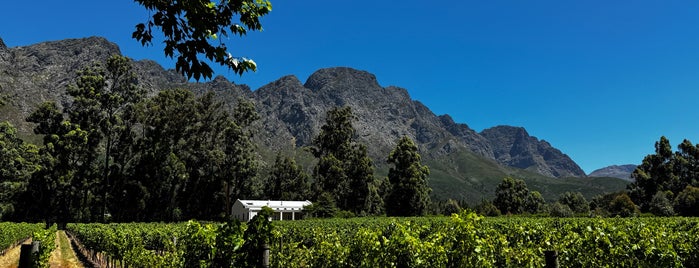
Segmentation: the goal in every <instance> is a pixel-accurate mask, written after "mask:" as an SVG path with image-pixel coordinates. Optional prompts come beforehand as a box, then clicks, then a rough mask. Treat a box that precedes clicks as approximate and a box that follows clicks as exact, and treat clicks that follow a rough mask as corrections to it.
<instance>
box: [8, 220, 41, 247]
mask: <svg viewBox="0 0 699 268" xmlns="http://www.w3.org/2000/svg"><path fill="white" fill-rule="evenodd" d="M42 227H43V224H41V223H13V222H0V255H3V254H1V253H2V252H4V250H6V249H9V248H11V247H12V246H14V245H16V244H17V243H18V242H21V241H22V240H24V239H25V238H29V237H31V236H32V235H33V234H34V232H38V231H40V230H41V229H43V228H42Z"/></svg>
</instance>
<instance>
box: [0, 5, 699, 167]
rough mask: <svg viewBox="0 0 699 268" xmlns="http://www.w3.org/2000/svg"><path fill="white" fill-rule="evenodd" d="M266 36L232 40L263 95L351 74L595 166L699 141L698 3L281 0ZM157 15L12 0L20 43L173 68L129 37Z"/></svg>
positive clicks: (8, 17)
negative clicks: (114, 53)
mask: <svg viewBox="0 0 699 268" xmlns="http://www.w3.org/2000/svg"><path fill="white" fill-rule="evenodd" d="M272 5H273V10H272V12H271V13H270V14H269V15H268V16H266V17H265V18H263V20H262V23H263V27H264V31H263V32H254V33H251V34H249V35H248V36H247V37H244V38H231V39H230V40H228V41H227V44H228V46H229V47H230V48H232V52H233V54H234V55H237V56H245V57H249V58H252V59H254V60H255V61H256V62H257V63H258V66H259V70H258V72H257V73H248V74H245V75H243V76H242V77H239V76H237V75H235V74H233V73H231V72H229V71H227V70H223V69H218V70H217V74H221V75H224V76H226V77H228V78H229V79H230V80H232V81H234V82H236V83H238V84H248V85H250V86H251V88H253V89H256V88H258V87H260V86H262V85H264V84H266V83H269V82H272V81H273V80H275V79H277V78H279V77H281V76H283V75H287V74H294V75H296V76H298V77H299V79H300V80H302V81H304V80H305V79H306V78H307V77H308V75H310V74H311V73H312V72H313V71H315V70H317V69H319V68H324V67H333V66H349V67H353V68H357V69H362V70H366V71H369V72H371V73H373V74H375V75H376V76H377V78H378V80H379V82H380V83H381V84H382V85H383V86H389V85H395V86H399V87H403V88H406V89H407V90H408V91H409V92H410V94H411V96H412V97H413V98H414V99H416V100H419V101H421V102H423V103H424V104H426V105H427V106H428V107H429V108H430V109H432V110H433V111H434V112H435V113H436V114H450V115H451V116H452V117H453V118H454V119H455V120H456V121H457V122H460V123H466V124H468V125H469V126H470V127H471V128H473V129H475V130H476V131H481V130H483V129H484V128H488V127H492V126H496V125H514V126H523V127H525V128H526V129H527V130H528V131H529V133H530V134H531V135H533V136H536V137H538V138H539V139H545V140H547V141H549V142H550V143H551V144H552V145H553V146H554V147H556V148H559V149H561V150H562V151H563V152H564V153H566V154H568V155H569V156H570V157H571V158H572V159H573V160H575V161H576V162H577V163H578V164H579V165H580V166H581V167H582V168H583V169H584V170H585V171H586V172H591V171H592V170H594V169H597V168H600V167H604V166H607V165H612V164H627V163H633V164H638V163H640V162H641V160H642V159H643V157H644V156H645V155H646V154H649V153H652V152H653V144H654V142H655V141H657V140H658V139H659V137H660V136H661V135H665V136H667V137H668V138H669V139H670V141H671V142H672V143H673V146H674V145H676V144H678V143H680V142H681V141H682V139H685V138H687V139H690V140H691V141H693V142H695V143H697V142H699V124H698V123H699V109H697V108H696V107H697V105H696V102H697V101H699V90H698V89H699V2H697V1H676V0H665V1H649V0H637V1H627V0H619V1H599V0H591V1H565V0H564V1H561V0H557V1H553V0H540V1H498V0H496V1H445V2H439V1H437V2H429V1H427V2H426V1H413V0H409V1H364V0H355V1H319V0H303V1H282V0H272ZM147 18H148V12H147V11H146V10H145V9H143V8H141V7H140V6H138V5H137V4H135V3H134V2H132V1H129V0H113V1H84V0H74V1H44V0H38V1H32V2H23V1H6V3H3V5H2V9H0V38H2V39H3V40H4V41H5V43H6V44H7V45H8V46H10V47H14V46H24V45H30V44H34V43H38V42H43V41H50V40H58V39H65V38H80V37H87V36H93V35H97V36H104V37H106V38H107V39H109V40H111V41H113V42H115V43H117V44H118V45H119V46H120V47H121V49H122V53H123V54H125V55H127V56H129V57H132V58H135V59H144V58H148V59H154V60H156V61H158V62H160V63H161V64H162V65H163V66H165V67H168V68H172V67H173V66H174V61H173V60H170V59H167V58H165V57H164V56H163V52H162V47H161V46H160V44H159V43H157V41H158V40H156V43H155V46H154V47H147V48H144V47H141V46H140V44H139V43H138V42H136V41H135V40H133V39H131V32H133V30H134V25H135V24H137V23H140V22H144V21H145V20H146V19H147Z"/></svg>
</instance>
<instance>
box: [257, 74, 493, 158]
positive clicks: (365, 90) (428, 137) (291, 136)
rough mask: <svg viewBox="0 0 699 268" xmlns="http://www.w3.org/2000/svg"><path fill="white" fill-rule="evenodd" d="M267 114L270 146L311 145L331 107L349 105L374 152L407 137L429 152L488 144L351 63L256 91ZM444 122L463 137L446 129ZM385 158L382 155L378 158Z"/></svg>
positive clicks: (360, 133)
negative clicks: (380, 83) (350, 65)
mask: <svg viewBox="0 0 699 268" xmlns="http://www.w3.org/2000/svg"><path fill="white" fill-rule="evenodd" d="M253 97H254V99H255V100H257V102H258V104H259V105H258V110H259V111H260V114H261V115H262V118H263V120H264V123H263V124H262V125H263V126H265V131H263V132H265V133H268V134H272V135H269V136H268V137H266V139H265V142H266V143H268V144H266V145H267V146H274V147H279V146H284V145H285V144H284V143H285V142H286V143H288V142H293V145H294V146H307V145H310V144H311V141H312V139H313V136H315V135H316V134H317V133H318V131H319V129H320V127H321V126H322V125H323V124H324V120H325V114H326V112H327V111H328V110H330V109H332V108H334V107H338V106H345V105H348V106H350V107H352V109H353V113H354V115H355V116H356V121H355V123H354V127H355V129H356V130H357V134H358V136H359V137H358V138H359V140H360V141H362V142H364V143H366V144H368V145H369V146H368V151H369V154H370V155H372V156H374V158H375V159H377V160H378V159H385V158H386V156H387V155H388V153H389V152H390V151H391V149H392V148H393V146H395V143H396V141H397V140H398V139H399V138H400V137H402V136H409V137H411V138H412V139H414V140H416V141H417V143H418V144H419V145H420V146H421V148H422V149H423V151H424V152H428V153H431V154H436V155H439V154H446V153H449V152H450V150H455V149H456V148H461V149H464V148H467V147H469V143H466V142H464V141H466V140H468V141H469V142H471V143H473V144H478V143H480V144H478V145H477V146H480V147H485V148H487V147H488V144H487V142H486V141H485V139H483V138H481V137H479V136H478V134H477V133H475V132H474V131H472V130H470V129H468V127H467V126H466V125H457V124H456V123H454V122H453V121H451V120H450V119H449V120H441V119H440V117H438V116H436V115H435V114H434V113H432V112H431V111H430V110H429V109H428V108H427V107H425V106H424V105H423V104H422V103H420V102H418V101H414V100H412V99H411V98H410V96H409V95H408V92H407V91H406V90H405V89H402V88H398V87H381V86H380V85H379V84H378V82H377V80H376V77H375V76H374V75H373V74H370V73H368V72H365V71H359V70H355V69H351V68H344V67H338V68H327V69H321V70H318V71H317V72H315V73H313V74H312V75H311V76H310V77H309V78H308V79H307V81H306V82H305V83H304V84H301V82H300V81H299V80H298V79H297V78H296V77H294V76H286V77H283V78H281V79H279V80H277V81H274V82H272V83H270V84H267V85H265V86H263V87H261V88H260V89H258V90H256V91H254V92H253ZM445 123H446V124H449V126H450V127H451V128H453V131H454V132H455V133H457V134H459V135H460V136H455V135H453V134H452V133H451V132H449V131H446V127H445ZM378 161H380V160H378Z"/></svg>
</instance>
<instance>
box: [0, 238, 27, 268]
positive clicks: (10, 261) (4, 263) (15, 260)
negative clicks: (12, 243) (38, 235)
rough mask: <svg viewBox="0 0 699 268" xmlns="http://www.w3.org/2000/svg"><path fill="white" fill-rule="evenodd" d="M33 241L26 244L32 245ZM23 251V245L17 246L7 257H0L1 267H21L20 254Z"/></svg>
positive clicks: (6, 254)
mask: <svg viewBox="0 0 699 268" xmlns="http://www.w3.org/2000/svg"><path fill="white" fill-rule="evenodd" d="M31 242H32V240H31V239H29V240H27V241H25V242H24V243H31ZM21 250H22V245H21V244H20V245H17V246H16V247H14V248H11V249H10V250H8V251H7V252H5V255H2V256H0V267H2V268H17V266H19V253H20V251H21Z"/></svg>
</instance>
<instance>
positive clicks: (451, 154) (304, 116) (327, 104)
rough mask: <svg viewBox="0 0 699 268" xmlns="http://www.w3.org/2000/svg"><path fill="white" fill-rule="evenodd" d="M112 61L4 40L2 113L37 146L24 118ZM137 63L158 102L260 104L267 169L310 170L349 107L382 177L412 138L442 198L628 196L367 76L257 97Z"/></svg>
mask: <svg viewBox="0 0 699 268" xmlns="http://www.w3.org/2000/svg"><path fill="white" fill-rule="evenodd" d="M112 54H120V51H119V48H118V46H116V45H115V44H113V43H111V42H109V41H107V40H106V39H104V38H100V37H90V38H83V39H67V40H61V41H54V42H45V43H40V44H36V45H31V46H26V47H16V48H8V47H6V46H5V45H4V43H2V40H0V94H3V95H6V96H7V97H8V99H9V101H8V102H7V105H6V106H5V107H3V108H2V109H0V120H5V119H6V120H9V121H10V122H11V123H13V124H14V125H15V126H18V127H19V130H20V133H21V135H22V136H23V137H26V138H28V139H29V140H32V139H34V140H35V141H38V139H37V138H36V137H34V136H33V134H32V131H31V130H32V125H31V124H30V123H27V122H25V121H24V118H26V116H27V115H29V113H30V112H31V111H32V110H33V109H34V108H35V107H36V105H37V104H38V103H40V102H42V101H46V100H56V101H57V102H58V103H59V104H60V105H63V106H65V105H70V102H71V98H70V97H69V96H67V94H66V93H65V89H66V87H67V86H68V85H70V84H72V83H74V80H75V78H76V77H77V72H78V71H79V70H81V69H82V68H84V67H87V66H90V65H92V64H94V63H98V62H104V61H105V60H106V58H107V57H109V56H110V55H112ZM134 66H135V71H136V73H137V77H138V81H139V84H140V85H141V86H142V87H144V88H146V89H147V91H148V92H149V94H151V95H153V94H155V93H156V92H157V91H159V90H163V89H168V88H175V87H179V88H189V89H190V90H192V91H194V92H195V93H198V94H201V93H203V92H207V91H214V92H215V93H216V94H217V96H218V98H219V99H221V100H222V101H224V102H225V103H226V104H227V105H228V106H229V107H232V105H234V104H235V103H236V101H237V99H238V98H247V99H251V100H252V101H254V102H255V103H256V108H257V110H258V112H259V114H260V116H261V120H260V122H258V123H259V129H260V131H259V132H258V134H257V136H256V138H257V141H258V144H259V148H260V154H261V159H262V160H264V161H265V162H264V163H263V167H264V164H265V163H271V162H273V159H274V155H275V154H276V152H280V151H281V152H284V151H286V152H289V153H293V154H295V155H296V156H297V157H298V158H300V159H299V162H301V163H305V164H306V165H307V166H309V167H310V166H311V165H312V164H313V159H312V158H311V157H310V156H309V155H308V153H307V152H305V151H304V150H302V148H303V147H304V146H308V145H310V143H311V140H312V138H313V137H314V136H315V135H317V133H318V131H319V129H320V127H321V126H322V124H323V122H324V120H325V114H326V112H327V111H328V110H329V109H331V108H333V107H337V106H344V105H349V106H351V107H352V109H353V112H354V115H355V116H356V121H355V123H354V127H355V128H356V129H357V135H358V137H357V138H358V140H359V141H361V142H363V143H365V144H366V145H367V147H368V153H369V155H370V156H371V157H372V158H373V159H374V163H375V165H376V166H377V175H382V176H383V175H385V174H386V172H387V170H388V167H387V165H386V163H385V159H386V157H387V156H388V153H389V152H390V151H391V150H392V149H393V147H394V146H395V144H396V142H397V140H398V139H399V138H400V137H402V136H408V137H410V138H412V139H414V140H415V141H416V143H417V144H418V146H419V148H420V152H421V154H422V156H423V161H424V162H425V163H427V164H428V165H429V166H430V169H431V176H430V181H431V185H432V187H433V189H434V192H433V193H434V194H435V195H437V197H438V198H457V199H463V200H467V201H470V202H478V201H480V200H481V199H482V198H492V194H493V191H494V189H495V186H496V185H497V183H499V182H500V181H501V180H502V178H503V177H505V176H513V177H519V178H523V179H525V180H526V181H527V182H528V183H530V184H531V185H530V187H531V188H532V189H535V190H539V191H540V192H541V193H542V194H543V195H544V197H545V198H556V197H557V195H558V194H560V193H561V192H563V191H567V190H575V191H582V192H584V194H586V195H593V194H598V193H601V192H604V191H615V190H618V189H621V188H623V186H624V184H625V182H622V181H621V180H619V181H618V182H616V181H611V182H610V181H609V180H599V181H598V180H588V179H587V178H585V174H584V172H582V170H581V169H580V167H579V166H578V165H577V164H576V163H575V162H574V161H572V160H571V159H570V158H569V157H568V156H567V155H565V154H563V153H562V152H561V151H560V150H558V149H555V148H554V147H553V146H552V145H551V144H549V143H548V142H546V141H543V140H539V139H537V138H536V137H531V136H529V134H528V133H527V132H526V130H525V129H524V128H521V127H510V126H498V127H494V128H490V129H486V130H484V131H483V132H481V133H477V132H476V131H474V130H472V129H471V128H469V127H468V125H466V124H462V123H456V122H454V120H453V119H452V118H451V117H450V116H449V115H439V116H438V115H435V114H434V113H433V112H432V111H431V110H430V109H429V108H428V107H426V106H425V105H423V104H422V103H420V102H419V101H416V100H413V99H411V97H410V95H409V94H408V92H407V90H405V89H403V88H399V87H394V86H389V87H382V86H381V85H379V84H378V82H377V79H376V77H375V76H374V75H373V74H371V73H368V72H366V71H361V70H355V69H352V68H346V67H337V68H326V69H320V70H318V71H316V72H315V73H313V74H312V75H311V76H310V77H308V79H307V80H306V81H305V83H302V82H301V81H300V80H299V79H298V78H297V77H295V76H285V77H282V78H279V79H278V80H276V81H273V82H271V83H269V84H267V85H265V86H263V87H261V88H259V89H257V90H254V91H253V90H251V89H250V88H249V87H248V86H246V85H237V84H235V83H232V82H230V81H228V80H227V79H225V78H223V77H221V76H219V77H216V78H215V79H214V80H212V81H209V82H205V83H190V82H187V81H186V79H184V78H183V77H182V76H181V75H179V74H178V73H176V72H174V71H173V70H164V69H163V68H162V67H161V66H160V65H158V64H157V63H155V62H153V61H149V60H143V61H137V62H135V63H134ZM263 172H264V171H263ZM571 177H577V178H571Z"/></svg>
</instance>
